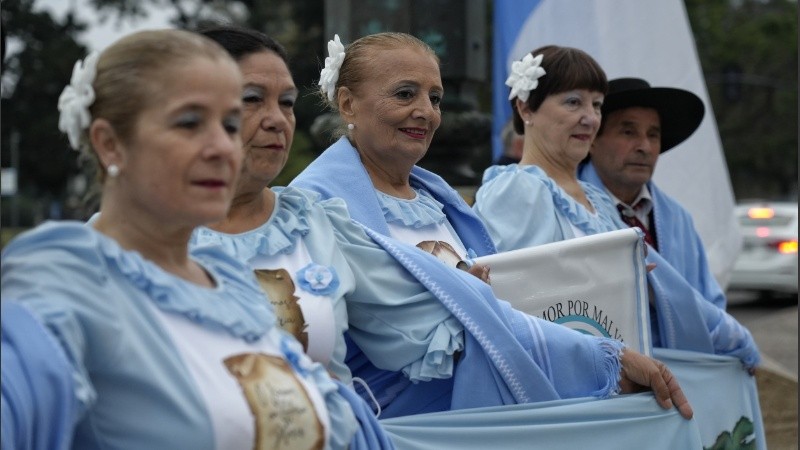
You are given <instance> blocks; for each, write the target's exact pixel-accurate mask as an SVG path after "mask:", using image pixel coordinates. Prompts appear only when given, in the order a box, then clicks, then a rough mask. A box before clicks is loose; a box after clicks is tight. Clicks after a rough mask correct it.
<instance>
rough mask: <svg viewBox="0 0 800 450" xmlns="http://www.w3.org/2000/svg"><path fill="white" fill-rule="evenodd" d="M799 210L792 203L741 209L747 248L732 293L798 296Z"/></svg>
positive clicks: (749, 205)
mask: <svg viewBox="0 0 800 450" xmlns="http://www.w3.org/2000/svg"><path fill="white" fill-rule="evenodd" d="M797 208H798V204H797V203H789V202H747V203H740V204H739V205H737V207H736V215H737V217H738V218H739V225H740V227H741V230H742V237H743V246H742V252H741V253H740V254H739V258H738V259H737V260H736V264H735V265H734V268H733V272H732V273H731V281H730V286H729V288H730V289H738V290H750V291H759V292H761V293H763V294H767V295H769V294H771V293H774V292H779V293H785V294H794V295H797V215H798V212H797Z"/></svg>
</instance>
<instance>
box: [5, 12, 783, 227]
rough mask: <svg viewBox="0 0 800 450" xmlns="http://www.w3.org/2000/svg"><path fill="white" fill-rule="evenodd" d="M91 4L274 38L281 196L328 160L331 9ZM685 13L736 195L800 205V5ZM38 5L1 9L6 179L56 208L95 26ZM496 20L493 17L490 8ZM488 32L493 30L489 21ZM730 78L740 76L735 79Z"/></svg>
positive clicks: (484, 99) (72, 166)
mask: <svg viewBox="0 0 800 450" xmlns="http://www.w3.org/2000/svg"><path fill="white" fill-rule="evenodd" d="M487 1H488V0H487ZM91 3H92V5H93V6H94V7H96V8H97V9H98V11H99V13H100V15H101V17H102V18H103V19H105V20H111V21H112V22H116V23H119V22H122V21H128V20H135V19H137V18H141V17H143V15H144V14H145V12H146V11H147V9H148V8H150V7H152V6H158V7H159V8H161V9H162V13H163V14H166V15H167V16H168V17H170V19H171V21H172V23H173V24H174V25H175V26H178V27H182V28H195V27H197V25H198V24H200V23H204V22H208V21H209V20H211V21H215V22H228V23H236V24H240V25H244V26H248V27H251V28H255V29H258V30H261V31H263V32H265V33H267V34H269V35H271V36H273V37H275V38H276V39H278V40H279V41H280V42H281V43H282V44H284V45H285V46H286V49H287V51H288V53H289V58H290V68H291V70H292V73H293V76H294V79H295V83H296V84H297V86H298V87H299V88H300V90H301V94H300V97H299V99H298V101H297V103H296V106H295V114H296V116H297V133H296V136H295V142H294V145H293V148H292V156H291V158H290V160H289V164H288V165H287V167H286V168H285V169H284V173H283V174H282V175H281V177H280V178H279V179H278V180H276V181H275V184H276V185H283V184H286V183H287V182H288V181H290V180H291V179H292V178H294V176H295V175H296V174H297V173H299V172H300V171H301V170H302V169H303V168H304V167H305V166H306V164H307V163H308V162H310V161H311V160H313V158H314V157H315V155H316V154H318V153H319V151H321V150H322V148H319V147H320V144H319V143H316V144H315V143H314V141H313V140H312V139H311V138H310V136H309V135H308V132H309V131H310V129H311V125H312V123H313V122H314V119H315V118H316V117H317V116H319V115H320V114H322V113H323V112H324V108H323V107H322V106H321V104H320V102H319V100H318V97H317V96H316V95H315V93H316V89H317V88H316V81H317V79H318V77H319V69H320V67H321V66H322V59H323V58H324V56H325V42H327V39H329V38H330V36H323V33H324V19H325V13H324V11H325V0H271V1H269V2H266V1H263V0H239V1H230V2H223V1H219V0H194V1H175V0H144V1H143V0H92V2H91ZM685 3H686V7H687V12H688V15H689V19H690V22H691V25H692V29H693V32H694V35H695V40H696V43H697V49H698V53H699V57H700V60H701V62H702V65H703V70H704V72H705V75H706V82H707V85H708V89H709V95H710V97H711V102H712V106H713V110H714V114H715V117H716V120H717V124H718V128H719V132H720V136H721V138H722V144H723V148H724V149H725V153H726V158H727V161H728V167H729V171H730V174H731V179H732V182H733V187H734V190H735V192H736V195H737V196H738V197H740V198H743V197H756V196H758V197H781V196H790V195H792V194H793V195H796V192H797V150H798V146H797V124H798V110H797V66H798V59H797V51H798V49H797V2H796V1H793V0H725V1H722V0H719V1H706V0H685ZM33 4H34V0H3V3H2V20H3V28H4V30H5V32H6V33H7V36H8V39H9V42H14V43H16V44H20V45H18V46H16V45H15V46H14V47H13V48H20V47H21V48H22V50H21V51H19V52H18V53H14V54H11V55H8V56H7V57H6V61H5V64H4V66H3V70H4V73H3V95H2V100H0V113H1V114H2V117H3V123H2V125H3V126H2V130H0V131H1V132H0V146H1V147H2V149H3V152H2V154H1V155H2V165H3V166H4V167H8V166H10V165H11V157H12V152H11V151H10V149H11V148H12V145H11V144H12V141H15V142H18V145H17V148H18V149H19V152H18V155H19V162H20V170H19V180H20V191H21V192H22V193H23V194H24V196H25V197H26V198H30V199H38V202H39V203H42V204H46V203H48V202H49V199H60V200H62V201H65V200H66V199H67V197H68V195H67V193H66V191H67V180H68V179H69V178H70V177H71V176H72V175H74V174H75V173H77V172H78V170H77V168H76V154H75V153H74V152H72V151H70V150H69V149H68V143H67V140H66V138H65V137H64V136H63V135H62V134H61V133H60V132H59V131H58V127H57V123H58V111H57V109H56V104H57V101H58V96H59V94H60V93H61V90H62V89H63V87H64V85H65V84H66V83H67V82H68V80H69V77H70V74H71V71H72V66H73V64H74V62H75V61H76V60H77V59H79V58H83V57H84V56H85V55H86V49H85V48H84V47H83V46H81V45H80V44H79V43H78V42H76V40H75V38H76V36H77V35H78V33H80V32H81V30H83V29H84V28H85V26H86V25H85V24H82V23H78V22H77V21H76V20H75V19H74V18H73V17H72V16H70V15H68V16H67V17H66V18H65V19H63V20H62V21H61V22H58V21H56V20H54V19H53V18H52V17H51V16H50V15H49V13H48V12H44V11H42V12H34V11H33ZM353 4H355V2H354V3H353ZM487 12H491V2H490V4H489V7H488V8H487ZM486 20H487V22H489V23H488V29H489V30H491V14H487V18H486ZM9 50H12V47H11V46H10V47H9ZM12 51H13V50H12ZM731 69H735V70H733V71H731ZM726 73H728V74H729V75H730V73H733V74H734V75H735V76H733V77H730V76H728V77H727V78H726V76H725V74H726ZM726 80H728V81H726ZM731 80H733V81H734V82H733V83H731V82H730V81H731ZM480 92H481V95H480V104H481V107H482V110H483V111H488V108H489V105H490V101H489V100H490V96H489V84H488V83H486V84H485V85H484V86H482V87H481V88H480ZM732 94H733V95H732ZM443 131H444V130H443ZM12 136H15V137H13V138H12ZM39 209H41V208H39ZM22 216H25V217H26V218H27V217H28V216H31V214H22V215H20V217H22ZM33 216H41V214H33ZM7 218H8V214H3V223H4V224H7V222H8V220H7ZM23 225H27V224H23Z"/></svg>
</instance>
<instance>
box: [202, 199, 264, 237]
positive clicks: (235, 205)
mask: <svg viewBox="0 0 800 450" xmlns="http://www.w3.org/2000/svg"><path fill="white" fill-rule="evenodd" d="M276 198H277V197H276V195H275V193H274V192H272V189H270V188H263V189H262V190H261V191H256V192H249V193H245V194H237V195H236V197H234V199H233V202H232V203H231V207H230V209H228V215H227V216H226V217H225V219H223V220H222V221H220V222H217V223H213V224H210V225H208V228H211V229H212V230H215V231H219V232H221V233H228V234H238V233H244V232H246V231H250V230H253V229H255V228H258V227H260V226H261V225H263V224H264V223H265V222H267V221H268V220H269V218H270V217H271V216H272V212H273V211H274V210H275V202H276Z"/></svg>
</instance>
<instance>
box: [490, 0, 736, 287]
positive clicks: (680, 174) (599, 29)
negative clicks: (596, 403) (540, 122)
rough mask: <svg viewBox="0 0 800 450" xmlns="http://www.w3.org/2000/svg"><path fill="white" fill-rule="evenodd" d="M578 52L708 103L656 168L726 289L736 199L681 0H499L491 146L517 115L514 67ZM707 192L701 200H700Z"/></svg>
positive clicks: (497, 150) (611, 73)
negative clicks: (552, 50)
mask: <svg viewBox="0 0 800 450" xmlns="http://www.w3.org/2000/svg"><path fill="white" fill-rule="evenodd" d="M547 44H556V45H564V46H569V47H577V48H580V49H582V50H584V51H586V52H587V53H589V54H590V55H592V57H594V58H595V59H596V60H597V61H598V62H599V63H600V65H601V66H602V67H603V69H604V70H605V71H606V74H607V75H608V78H609V79H613V78H619V77H637V78H644V79H645V80H647V81H649V82H650V84H651V85H652V86H669V87H677V88H681V89H686V90H689V91H692V92H694V93H695V94H697V95H698V96H699V97H700V98H701V99H702V100H703V103H705V105H706V115H705V119H704V120H703V123H702V124H701V125H700V128H699V129H698V130H697V131H696V132H695V133H694V135H692V136H691V137H690V138H689V139H687V140H686V141H685V142H683V143H682V144H681V145H679V146H677V147H676V148H675V149H673V150H671V151H670V152H669V153H667V154H665V155H664V157H663V158H661V160H660V161H659V162H658V168H657V170H656V173H655V181H656V183H657V184H658V185H659V186H660V187H661V188H662V189H663V190H664V191H666V192H667V193H668V194H670V195H671V196H673V197H674V198H675V199H676V200H677V201H678V202H680V203H681V204H682V205H683V206H684V207H686V208H687V209H688V210H689V212H690V213H691V214H692V217H693V218H694V222H695V226H696V227H697V230H698V233H699V234H700V237H701V239H702V240H703V243H704V245H705V247H706V251H707V253H708V257H709V263H710V266H711V270H712V272H713V273H714V275H715V276H716V277H717V280H718V281H719V283H720V285H721V286H722V287H723V288H724V287H725V286H726V285H727V281H728V275H729V273H730V270H731V269H732V265H733V263H734V261H735V260H736V256H737V255H738V253H739V249H740V247H741V236H740V234H739V229H738V226H737V224H736V220H735V216H734V211H733V207H734V198H733V191H732V189H731V185H730V179H729V176H728V169H727V166H726V163H725V158H724V154H723V152H722V146H721V142H720V139H719V133H718V131H717V125H716V119H715V118H714V111H713V109H712V108H711V102H710V100H709V97H708V92H707V90H706V86H705V81H704V79H703V74H702V70H701V67H700V62H699V59H698V57H697V51H696V48H695V44H694V38H693V36H692V31H691V28H690V26H689V20H688V17H687V15H686V9H685V7H684V4H683V1H682V0H635V1H631V0H495V2H494V62H493V69H492V72H493V73H492V78H493V99H492V102H493V115H494V123H493V128H492V139H493V140H492V146H493V151H494V156H495V158H497V157H498V156H499V155H500V154H501V153H502V145H501V142H500V138H499V135H500V130H501V129H502V127H503V125H504V124H505V123H506V122H507V121H508V119H509V117H510V116H511V106H510V104H509V102H508V88H507V87H506V86H505V84H504V83H505V80H506V78H507V77H508V69H509V68H510V67H511V62H513V61H515V60H518V59H521V58H522V57H523V56H524V55H525V53H527V52H529V51H531V50H533V49H535V48H538V47H541V46H542V45H547ZM697 192H703V195H696V194H697Z"/></svg>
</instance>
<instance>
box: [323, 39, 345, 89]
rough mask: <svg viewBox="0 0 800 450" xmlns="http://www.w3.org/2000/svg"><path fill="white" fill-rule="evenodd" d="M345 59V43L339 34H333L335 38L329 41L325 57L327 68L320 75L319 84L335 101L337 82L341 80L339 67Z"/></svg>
mask: <svg viewBox="0 0 800 450" xmlns="http://www.w3.org/2000/svg"><path fill="white" fill-rule="evenodd" d="M343 61H344V45H342V41H340V40H339V35H338V34H335V35H333V40H330V41H328V57H327V58H325V68H324V69H322V72H321V73H320V77H319V86H320V89H322V92H324V93H325V95H327V96H328V100H330V101H333V97H334V95H335V94H336V82H337V81H339V69H340V68H341V67H342V62H343Z"/></svg>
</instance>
